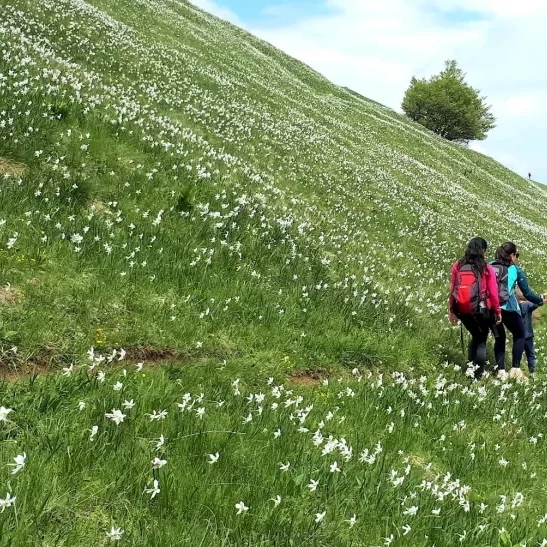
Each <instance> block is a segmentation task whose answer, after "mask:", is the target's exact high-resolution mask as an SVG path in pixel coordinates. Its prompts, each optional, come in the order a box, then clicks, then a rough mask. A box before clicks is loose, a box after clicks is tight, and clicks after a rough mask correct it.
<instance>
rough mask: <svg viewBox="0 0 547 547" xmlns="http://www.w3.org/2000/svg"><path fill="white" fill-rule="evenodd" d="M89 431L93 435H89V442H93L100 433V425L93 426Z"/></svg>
mask: <svg viewBox="0 0 547 547" xmlns="http://www.w3.org/2000/svg"><path fill="white" fill-rule="evenodd" d="M88 431H90V432H91V434H90V435H89V440H90V441H93V440H94V439H95V436H96V435H97V432H98V431H99V426H98V425H94V426H91V429H88Z"/></svg>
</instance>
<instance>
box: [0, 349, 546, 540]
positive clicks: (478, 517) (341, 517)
mask: <svg viewBox="0 0 547 547" xmlns="http://www.w3.org/2000/svg"><path fill="white" fill-rule="evenodd" d="M122 358H123V352H122V353H121V354H120V353H119V352H115V353H114V354H111V355H100V354H98V353H94V352H90V355H89V360H88V361H87V362H83V363H81V364H79V365H71V366H69V367H65V369H64V371H63V372H62V373H57V374H55V375H51V376H48V377H46V376H42V377H40V378H38V379H35V378H34V379H30V380H26V381H20V382H18V383H10V384H3V385H0V401H1V402H2V406H1V408H0V439H1V446H2V450H1V451H0V488H1V490H0V543H1V544H2V545H13V546H25V547H31V546H44V545H67V546H71V547H72V546H74V547H76V546H78V547H79V546H82V547H83V546H89V545H113V544H117V542H119V544H120V545H134V546H143V547H145V546H146V547H156V546H157V547H164V546H169V547H171V546H195V545H207V546H215V547H216V546H219V547H220V546H223V547H227V546H234V547H235V546H243V545H249V546H251V545H252V546H255V545H256V546H258V545H260V546H264V547H266V546H274V545H275V546H280V545H282V546H285V545H286V546H289V545H303V544H309V545H315V546H318V547H332V546H338V545H340V546H347V545H353V546H363V547H380V546H381V547H385V546H392V547H407V546H413V547H433V546H435V545H436V546H437V547H441V546H442V547H445V546H446V547H448V546H450V547H452V546H454V545H463V546H473V547H475V546H481V547H487V546H488V547H490V546H499V547H512V546H513V545H519V546H529V547H532V546H533V547H538V546H543V547H544V546H545V545H547V514H546V513H545V502H546V495H545V489H544V487H543V484H544V482H545V476H546V472H547V467H546V448H545V447H546V445H545V433H544V431H545V416H547V407H546V387H547V384H546V383H545V382H540V381H539V380H538V381H536V382H535V383H534V384H533V385H529V386H523V385H519V384H515V383H513V382H501V381H499V380H495V379H494V380H490V381H488V382H485V383H482V384H481V383H474V384H470V383H469V382H468V381H466V379H465V377H463V376H462V375H461V373H460V371H459V370H457V371H456V372H454V371H453V370H452V366H451V365H449V364H448V363H445V364H443V365H442V366H441V367H439V371H438V373H437V374H436V375H432V376H431V377H429V378H428V377H426V376H418V375H415V374H414V373H412V372H411V374H405V373H401V372H394V373H391V374H389V375H382V374H374V373H372V372H370V371H367V370H359V369H357V368H355V369H354V370H353V373H352V374H346V375H344V376H343V377H337V376H333V377H331V378H330V379H324V380H323V381H322V382H319V381H318V382H317V383H316V385H315V387H313V388H309V387H306V388H300V387H298V386H295V385H291V384H290V383H287V382H286V379H285V378H284V376H283V375H280V374H278V372H277V370H278V368H276V369H275V370H274V372H273V375H272V376H270V377H268V376H267V375H266V376H265V377H263V378H262V377H258V378H257V377H256V376H254V377H253V376H252V375H248V373H247V372H244V371H242V370H241V368H240V367H241V364H240V363H238V362H232V363H229V364H222V363H219V362H218V361H210V362H205V363H201V364H200V365H193V366H188V367H180V366H178V365H174V366H171V367H158V368H155V369H151V368H148V367H144V368H143V366H142V364H138V365H136V366H135V365H134V364H131V363H126V362H124V361H123V360H122V361H121V362H120V359H122ZM113 360H115V361H113ZM272 369H273V367H272ZM272 369H270V370H272ZM241 372H243V373H244V376H241V374H240V373H241Z"/></svg>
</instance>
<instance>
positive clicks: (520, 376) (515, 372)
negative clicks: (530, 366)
mask: <svg viewBox="0 0 547 547" xmlns="http://www.w3.org/2000/svg"><path fill="white" fill-rule="evenodd" d="M509 379H511V380H516V381H517V382H527V381H528V378H527V376H526V374H524V372H522V370H521V369H520V368H516V367H513V368H512V369H511V372H509Z"/></svg>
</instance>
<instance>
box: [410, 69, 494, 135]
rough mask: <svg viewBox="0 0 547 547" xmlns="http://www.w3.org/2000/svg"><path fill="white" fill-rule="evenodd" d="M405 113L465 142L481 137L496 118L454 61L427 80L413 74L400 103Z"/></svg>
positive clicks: (428, 126)
mask: <svg viewBox="0 0 547 547" xmlns="http://www.w3.org/2000/svg"><path fill="white" fill-rule="evenodd" d="M402 109H403V111H404V112H405V114H406V115H407V116H408V117H409V118H410V119H411V120H413V121H415V122H418V123H419V124H421V125H423V126H424V127H427V129H430V130H431V131H433V132H434V133H437V135H440V136H441V137H444V138H445V139H447V140H449V141H455V142H459V143H464V144H468V143H469V141H473V140H484V139H485V138H486V135H487V133H488V131H490V130H491V129H493V128H494V127H496V118H495V117H494V115H493V114H492V112H491V111H490V105H488V104H486V97H482V96H481V95H480V91H479V90H478V89H474V88H473V87H471V86H470V85H469V84H468V83H467V82H466V81H465V74H464V73H463V72H462V70H461V69H460V68H458V64H457V62H456V61H446V63H445V68H444V70H443V71H442V72H441V73H440V74H437V75H435V76H432V77H431V78H429V79H425V78H422V79H418V78H416V77H413V78H412V80H411V81H410V87H409V88H408V89H407V91H406V93H405V97H404V99H403V103H402Z"/></svg>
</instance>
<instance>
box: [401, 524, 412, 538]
mask: <svg viewBox="0 0 547 547" xmlns="http://www.w3.org/2000/svg"><path fill="white" fill-rule="evenodd" d="M410 530H412V528H411V527H410V526H409V525H408V524H405V525H404V526H403V536H406V535H407V534H408V533H409V532H410Z"/></svg>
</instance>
